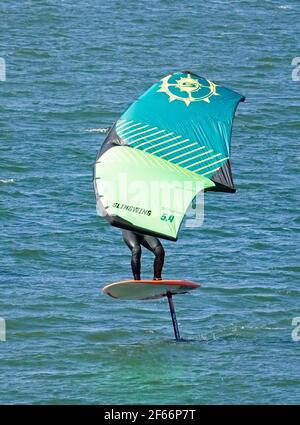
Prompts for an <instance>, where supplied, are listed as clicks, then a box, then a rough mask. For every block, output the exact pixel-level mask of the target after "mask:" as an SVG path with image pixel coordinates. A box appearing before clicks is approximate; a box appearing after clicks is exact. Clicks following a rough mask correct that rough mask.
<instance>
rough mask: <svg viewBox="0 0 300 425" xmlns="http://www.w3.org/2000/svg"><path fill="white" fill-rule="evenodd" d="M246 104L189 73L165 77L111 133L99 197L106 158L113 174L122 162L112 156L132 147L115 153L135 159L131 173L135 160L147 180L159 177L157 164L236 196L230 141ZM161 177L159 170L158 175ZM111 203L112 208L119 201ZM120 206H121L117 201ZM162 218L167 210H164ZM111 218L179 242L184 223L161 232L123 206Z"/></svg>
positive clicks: (98, 164)
mask: <svg viewBox="0 0 300 425" xmlns="http://www.w3.org/2000/svg"><path fill="white" fill-rule="evenodd" d="M244 100H245V98H244V96H242V95H240V94H239V93H237V92H235V91H233V90H230V89H228V88H226V87H224V86H221V85H219V84H215V83H214V82H212V81H210V80H208V79H205V78H203V77H200V76H198V75H196V74H193V73H192V72H189V71H182V72H175V73H173V74H169V75H167V76H165V77H163V78H162V79H161V80H160V81H158V82H157V83H156V84H154V85H153V86H152V87H150V88H149V89H148V90H147V91H146V92H145V93H143V94H142V95H141V96H140V97H139V98H138V99H137V100H136V101H135V102H133V103H132V104H131V105H130V106H129V108H128V109H127V110H126V111H125V112H124V113H123V114H122V115H121V117H120V118H119V119H118V120H117V122H116V123H115V124H114V126H113V127H112V129H111V131H110V132H109V134H108V136H107V138H106V139H105V141H104V143H103V145H102V147H101V149H100V150H99V153H98V156H97V161H96V164H95V179H94V183H95V189H96V194H98V196H99V197H100V196H104V195H105V194H104V195H103V193H102V194H101V195H100V192H101V191H103V189H102V188H101V178H102V180H103V178H104V174H103V173H104V169H105V164H103V161H102V164H101V158H102V160H103V159H105V161H106V162H107V164H108V162H109V161H110V164H111V165H109V166H107V167H106V170H107V173H109V172H112V168H113V167H114V166H113V164H114V163H115V164H117V161H115V160H114V161H112V155H107V154H106V153H107V151H108V150H109V149H110V148H113V147H116V146H123V147H126V148H127V150H116V151H115V154H117V156H116V158H121V156H122V155H123V157H124V153H126V157H128V158H129V156H130V157H131V159H128V161H129V163H128V169H130V161H132V166H131V168H132V169H133V168H134V167H135V166H134V161H135V163H137V162H138V161H140V160H141V161H142V160H143V161H144V168H143V170H142V171H141V172H144V175H145V176H151V175H153V174H151V173H152V172H153V170H152V171H151V170H150V163H151V164H152V165H151V167H153V164H154V162H155V161H156V162H155V164H156V165H157V167H160V169H163V168H169V169H170V170H169V171H170V172H171V171H172V173H173V174H172V173H171V174H172V176H173V175H174V176H175V174H176V176H177V177H178V176H179V175H180V176H181V175H182V176H184V177H185V178H189V179H190V180H197V179H198V180H199V179H200V180H201V179H202V180H201V182H202V183H203V188H204V189H205V190H213V191H222V192H235V190H236V189H235V186H234V183H233V178H232V172H231V166H230V141H231V131H232V124H233V118H234V114H235V110H236V108H237V106H238V104H239V102H240V101H244ZM128 148H131V149H132V150H131V149H129V150H128ZM118 152H119V153H118ZM130 152H132V153H133V152H136V153H138V152H140V153H142V154H143V155H144V156H143V157H142V156H139V159H137V156H136V155H134V156H133V155H131V153H130ZM105 154H106V155H105ZM155 158H156V159H155ZM153 159H155V161H154V162H153ZM157 161H159V162H157ZM170 167H171V168H170ZM174 167H175V168H174ZM123 168H124V164H123ZM132 169H131V171H130V172H131V173H132ZM101 170H102V171H103V173H102V174H101V172H102V171H101ZM109 170H110V171H109ZM147 170H148V171H149V172H148V171H147ZM123 171H124V170H123ZM150 171H151V172H150ZM117 172H118V168H117V166H116V167H115V169H114V170H113V173H115V175H117ZM159 173H160V172H159V171H156V172H155V173H154V174H155V175H159ZM171 174H170V175H168V178H169V179H171V178H172V176H171ZM107 175H108V174H107ZM177 177H176V178H177ZM145 178H146V177H145ZM97 179H98V180H99V181H97ZM194 192H195V191H193V193H192V192H191V196H195V193H194ZM110 196H111V193H110ZM108 203H110V204H112V203H113V200H110V202H108ZM118 204H120V202H117V201H115V202H114V203H113V205H118ZM122 205H123V204H122ZM137 207H138V206H137ZM104 208H105V207H104ZM184 208H186V203H184ZM147 211H148V210H147ZM157 214H158V215H159V214H164V212H163V211H162V210H161V211H160V210H158V211H157ZM172 215H174V214H173V213H172ZM107 216H108V217H107V218H108V219H109V220H110V222H111V224H113V225H116V226H119V227H123V228H128V229H132V230H138V231H143V232H145V233H150V234H156V235H157V236H160V237H166V238H169V239H173V240H175V239H176V238H177V232H178V229H179V223H178V225H177V226H176V229H173V230H172V232H171V231H169V233H168V232H167V231H166V232H165V233H164V232H163V231H162V230H161V223H160V224H159V225H158V226H157V229H159V230H158V231H156V230H155V220H154V221H153V223H152V225H151V226H150V225H149V227H147V224H145V220H144V221H143V222H142V224H141V222H139V224H137V222H138V219H137V218H136V219H135V218H134V217H133V216H132V217H131V218H129V217H128V209H127V216H125V215H124V216H122V214H121V211H120V208H119V210H118V211H114V213H113V214H112V213H110V212H109V209H107ZM183 216H184V211H181V212H180V215H179V216H178V220H179V221H181V220H182V218H183ZM112 217H113V218H112ZM152 219H153V217H152ZM149 222H150V219H149ZM150 227H151V228H150Z"/></svg>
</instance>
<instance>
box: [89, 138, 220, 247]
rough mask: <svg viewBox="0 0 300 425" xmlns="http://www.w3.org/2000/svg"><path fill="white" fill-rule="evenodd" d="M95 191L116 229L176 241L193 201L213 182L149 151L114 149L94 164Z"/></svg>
mask: <svg viewBox="0 0 300 425" xmlns="http://www.w3.org/2000/svg"><path fill="white" fill-rule="evenodd" d="M94 184H95V192H96V195H97V199H98V202H99V203H100V209H101V211H102V215H104V216H105V217H106V218H107V220H108V221H109V222H110V223H111V224H112V225H114V226H117V227H121V228H126V229H129V230H133V231H140V232H142V233H147V234H153V235H156V236H158V237H162V238H166V239H171V240H177V235H178V231H179V227H180V224H181V222H182V220H183V217H184V214H185V212H186V210H187V208H188V206H189V204H190V203H191V201H192V199H193V198H194V197H195V196H196V195H197V193H198V192H199V191H200V190H204V189H208V188H211V187H213V186H215V184H214V183H213V182H212V181H211V180H210V179H208V178H206V177H205V176H201V175H199V174H196V173H193V172H191V171H189V170H187V169H185V168H183V167H180V166H179V165H176V164H174V163H171V162H169V161H166V160H165V159H163V158H160V157H158V156H155V155H153V154H151V153H149V152H146V151H143V150H140V149H133V148H132V147H129V146H114V147H112V148H110V149H108V150H107V151H106V152H104V153H103V154H102V155H101V156H100V157H99V158H98V160H97V162H96V163H95V168H94Z"/></svg>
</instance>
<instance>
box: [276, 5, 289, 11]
mask: <svg viewBox="0 0 300 425" xmlns="http://www.w3.org/2000/svg"><path fill="white" fill-rule="evenodd" d="M278 9H285V10H286V9H291V6H288V5H282V6H278Z"/></svg>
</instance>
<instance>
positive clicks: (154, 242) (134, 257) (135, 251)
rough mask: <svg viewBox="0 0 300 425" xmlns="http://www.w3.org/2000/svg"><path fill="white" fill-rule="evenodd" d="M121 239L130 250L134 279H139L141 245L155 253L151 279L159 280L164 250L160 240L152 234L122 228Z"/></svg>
mask: <svg viewBox="0 0 300 425" xmlns="http://www.w3.org/2000/svg"><path fill="white" fill-rule="evenodd" d="M122 234H123V239H124V242H125V243H126V245H127V246H128V248H129V249H130V250H131V268H132V273H133V277H134V280H141V254H142V249H141V245H142V246H144V247H145V248H147V249H149V251H151V252H153V254H154V255H155V259H154V265H153V269H154V270H153V273H154V277H153V280H161V272H162V268H163V265H164V259H165V250H164V249H163V246H162V244H161V243H160V241H159V240H158V239H157V238H155V237H154V236H149V235H143V234H141V233H135V232H132V231H130V230H122Z"/></svg>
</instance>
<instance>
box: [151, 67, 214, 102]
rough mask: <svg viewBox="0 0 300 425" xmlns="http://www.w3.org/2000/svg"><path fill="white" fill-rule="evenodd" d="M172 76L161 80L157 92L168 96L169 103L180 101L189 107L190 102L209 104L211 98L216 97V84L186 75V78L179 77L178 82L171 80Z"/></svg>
mask: <svg viewBox="0 0 300 425" xmlns="http://www.w3.org/2000/svg"><path fill="white" fill-rule="evenodd" d="M171 77H173V76H172V75H167V76H166V77H164V78H162V80H161V81H162V84H161V86H160V88H159V89H158V90H157V91H158V92H163V93H166V94H167V95H168V96H169V102H173V101H174V100H180V101H182V102H184V103H185V104H186V106H189V104H190V103H192V102H199V101H203V102H207V103H210V98H211V97H212V96H218V95H219V93H217V90H216V88H217V84H215V83H213V82H212V81H210V80H205V79H203V78H201V79H200V80H199V79H197V78H192V77H191V74H187V76H186V77H181V78H180V79H178V80H175V81H174V80H172V82H170V78H171Z"/></svg>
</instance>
